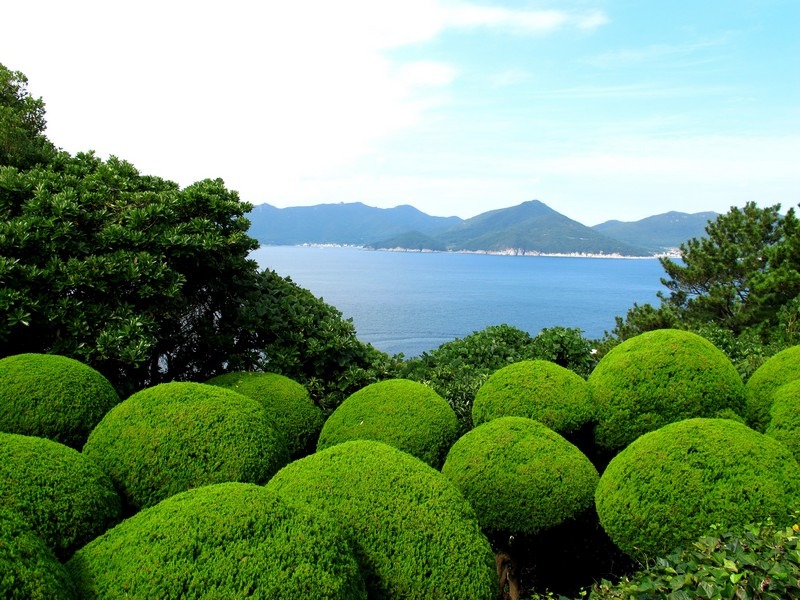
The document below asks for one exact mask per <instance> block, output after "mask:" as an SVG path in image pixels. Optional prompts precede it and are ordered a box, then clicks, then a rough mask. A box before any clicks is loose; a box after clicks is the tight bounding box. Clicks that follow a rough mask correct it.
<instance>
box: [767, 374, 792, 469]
mask: <svg viewBox="0 0 800 600" xmlns="http://www.w3.org/2000/svg"><path fill="white" fill-rule="evenodd" d="M772 399H773V400H772V408H771V409H770V421H769V425H767V430H766V432H765V433H766V434H767V435H768V436H770V437H772V438H775V439H776V440H778V441H779V442H781V443H782V444H784V445H785V446H786V447H787V448H789V450H790V451H791V452H792V454H793V455H794V457H795V458H796V459H798V460H799V461H800V379H796V380H794V381H790V382H789V383H787V384H785V385H782V386H781V387H779V388H778V389H777V390H775V392H774V393H773V394H772Z"/></svg>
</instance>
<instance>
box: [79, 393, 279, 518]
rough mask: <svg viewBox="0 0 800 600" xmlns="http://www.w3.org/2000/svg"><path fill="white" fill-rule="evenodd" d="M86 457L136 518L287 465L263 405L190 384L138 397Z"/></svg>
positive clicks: (104, 425) (102, 429)
mask: <svg viewBox="0 0 800 600" xmlns="http://www.w3.org/2000/svg"><path fill="white" fill-rule="evenodd" d="M83 451H84V454H86V455H87V456H88V457H89V458H91V459H93V460H95V461H96V462H97V463H98V464H99V465H100V466H101V467H102V468H103V469H104V470H105V471H106V472H107V473H108V474H109V475H110V476H111V479H112V480H113V481H114V484H115V485H116V486H117V488H118V489H119V490H120V493H121V495H122V497H123V499H124V500H125V502H126V505H127V506H126V508H128V509H130V510H133V511H134V512H135V511H136V510H138V509H140V508H145V507H147V506H152V505H153V504H156V503H157V502H159V501H161V500H163V499H165V498H168V497H169V496H172V495H173V494H177V493H178V492H182V491H184V490H187V489H189V488H193V487H198V486H201V485H208V484H211V483H222V482H226V481H241V482H247V483H264V482H265V481H267V479H269V477H270V476H271V475H272V474H273V473H274V472H275V471H277V470H278V469H279V468H280V467H281V466H283V465H284V464H285V462H286V460H287V453H286V446H285V443H284V440H283V438H282V437H281V436H280V435H279V434H278V433H276V432H275V430H274V429H273V426H272V423H271V422H270V420H269V419H268V417H267V415H266V414H265V412H264V409H263V407H262V406H261V405H260V404H259V403H258V402H256V401H255V400H253V399H251V398H247V397H246V396H243V395H242V394H239V393H237V392H233V391H231V390H226V389H224V388H220V387H217V386H213V385H206V384H202V383H187V382H173V383H162V384H160V385H157V386H155V387H152V388H147V389H144V390H142V391H140V392H137V393H136V394H134V395H133V396H131V397H130V398H128V399H127V400H125V402H123V403H121V404H119V405H118V406H116V407H115V408H114V409H112V410H111V411H110V412H109V413H108V414H107V415H106V416H105V417H104V418H103V420H102V421H101V422H100V423H99V424H98V426H97V427H96V428H95V429H94V431H92V433H91V435H90V436H89V440H88V441H87V442H86V446H85V447H84V450H83Z"/></svg>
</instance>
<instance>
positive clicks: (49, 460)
mask: <svg viewBox="0 0 800 600" xmlns="http://www.w3.org/2000/svg"><path fill="white" fill-rule="evenodd" d="M0 506H6V507H8V508H12V509H14V510H16V511H17V512H19V513H20V514H21V515H22V516H23V517H24V518H25V519H26V520H27V521H28V522H29V524H30V525H31V528H32V529H33V531H34V532H35V533H36V534H37V535H39V536H40V537H41V538H42V539H43V540H44V542H45V543H46V544H47V546H48V547H49V548H50V549H51V550H52V551H53V552H54V553H55V554H56V556H58V557H59V558H61V559H63V558H65V557H68V556H71V554H72V553H73V552H74V551H75V550H77V549H78V548H79V547H81V546H82V545H83V544H85V543H86V542H88V541H89V540H91V539H93V538H94V537H96V536H98V535H100V534H101V533H103V532H104V531H105V530H106V529H108V528H109V527H111V526H113V525H114V524H115V523H116V522H117V521H119V519H120V517H121V509H120V499H119V496H118V495H117V492H116V491H115V490H114V486H113V484H112V483H111V480H110V479H109V478H108V476H107V475H106V474H105V473H103V472H102V471H101V470H100V468H99V467H98V466H97V465H96V464H94V462H92V461H91V460H90V459H88V458H87V457H86V456H84V455H83V454H81V453H80V452H78V451H77V450H74V449H73V448H69V447H68V446H64V445H63V444H59V443H58V442H53V441H51V440H46V439H44V438H37V437H33V436H26V435H17V434H14V433H0Z"/></svg>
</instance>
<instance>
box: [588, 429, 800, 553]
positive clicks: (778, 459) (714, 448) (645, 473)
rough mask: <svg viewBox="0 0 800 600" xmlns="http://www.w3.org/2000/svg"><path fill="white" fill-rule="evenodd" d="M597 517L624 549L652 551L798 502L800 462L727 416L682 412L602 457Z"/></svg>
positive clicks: (784, 511) (781, 513)
mask: <svg viewBox="0 0 800 600" xmlns="http://www.w3.org/2000/svg"><path fill="white" fill-rule="evenodd" d="M595 504H596V506H597V514H598V516H599V517H600V523H601V525H602V526H603V528H604V529H605V530H606V532H607V533H608V535H609V536H610V537H611V539H612V540H613V541H614V543H616V544H617V545H618V546H619V547H620V548H621V549H622V550H623V551H625V552H627V553H628V554H630V555H631V556H644V555H649V556H650V557H651V558H652V557H653V556H657V555H659V554H664V553H666V552H668V551H670V550H672V549H673V548H675V547H677V546H680V545H684V544H687V543H689V542H691V541H693V540H695V539H696V538H698V537H699V536H700V535H703V534H704V533H705V532H706V531H707V530H708V528H709V526H711V525H714V524H717V525H720V526H721V527H722V528H723V530H730V531H736V530H737V529H738V528H741V527H743V526H744V525H746V524H748V523H757V522H765V521H766V520H767V519H768V518H769V517H781V518H783V517H785V516H786V515H789V514H791V512H792V510H794V509H796V508H797V507H798V506H799V505H800V468H799V467H798V463H797V461H796V460H795V459H794V457H793V456H792V454H791V452H790V451H789V450H788V449H787V448H786V446H784V445H783V444H781V443H780V442H778V441H776V440H774V439H772V438H770V437H768V436H766V435H763V434H761V433H758V432H756V431H754V430H752V429H750V428H749V427H747V426H746V425H742V424H741V423H737V422H735V421H731V420H728V419H688V420H685V421H680V422H678V423H672V424H670V425H667V426H665V427H663V428H661V429H659V430H657V431H653V432H651V433H648V434H645V435H643V436H642V437H640V438H639V439H638V440H636V441H635V442H633V443H632V444H631V445H630V446H628V447H627V448H626V449H625V450H623V451H622V452H620V453H619V454H618V455H617V456H616V457H614V459H612V460H611V462H610V463H609V465H608V468H606V470H605V472H604V473H603V475H602V477H601V478H600V483H599V484H598V486H597V493H596V495H595Z"/></svg>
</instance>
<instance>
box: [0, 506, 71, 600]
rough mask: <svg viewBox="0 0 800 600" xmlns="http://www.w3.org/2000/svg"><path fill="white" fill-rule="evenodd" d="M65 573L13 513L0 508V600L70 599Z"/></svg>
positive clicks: (2, 507)
mask: <svg viewBox="0 0 800 600" xmlns="http://www.w3.org/2000/svg"><path fill="white" fill-rule="evenodd" d="M74 597H75V589H74V586H73V584H72V579H70V577H69V575H68V573H67V570H66V569H65V568H64V565H62V564H61V563H60V562H58V559H57V558H56V557H55V555H54V554H53V551H52V550H51V549H50V548H48V547H47V544H45V543H44V541H43V540H42V539H41V538H40V537H39V536H38V535H36V534H35V533H34V532H33V531H32V530H31V528H30V525H29V524H28V523H27V522H26V521H25V519H24V518H23V517H22V515H20V514H19V513H18V512H16V511H15V510H12V509H10V508H8V507H4V506H2V505H0V598H6V599H9V600H70V599H71V598H74Z"/></svg>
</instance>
